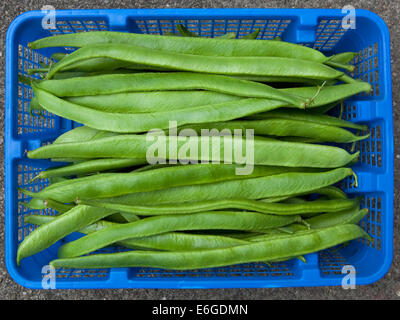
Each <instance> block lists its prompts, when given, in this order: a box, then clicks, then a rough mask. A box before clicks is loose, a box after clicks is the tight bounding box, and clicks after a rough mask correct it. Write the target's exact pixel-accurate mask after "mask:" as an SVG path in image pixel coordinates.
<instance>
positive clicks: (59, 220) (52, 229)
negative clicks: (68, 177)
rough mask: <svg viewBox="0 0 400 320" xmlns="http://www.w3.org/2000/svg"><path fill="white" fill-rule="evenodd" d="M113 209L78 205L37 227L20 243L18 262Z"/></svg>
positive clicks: (106, 214) (108, 213)
mask: <svg viewBox="0 0 400 320" xmlns="http://www.w3.org/2000/svg"><path fill="white" fill-rule="evenodd" d="M112 213H114V211H112V210H108V209H101V208H95V207H88V206H83V205H78V206H75V207H73V208H72V209H71V210H69V211H68V212H65V213H64V214H62V215H60V216H57V217H56V218H55V219H54V220H52V221H51V222H49V223H46V224H44V225H43V226H42V227H41V228H38V229H35V230H34V231H33V232H32V233H30V234H29V235H28V236H27V237H26V238H25V239H24V240H23V241H22V243H21V244H20V245H19V247H18V251H17V264H18V265H19V264H20V262H21V260H22V259H23V258H26V257H29V256H31V255H34V254H35V253H38V252H40V251H42V250H44V249H46V248H48V247H50V246H51V245H52V244H54V243H56V242H57V241H58V240H60V239H62V238H64V237H65V236H67V235H69V234H70V233H72V232H74V231H78V230H80V229H82V228H84V227H86V226H88V225H90V224H92V223H94V222H96V221H97V220H100V219H102V218H104V217H106V216H108V215H110V214H112Z"/></svg>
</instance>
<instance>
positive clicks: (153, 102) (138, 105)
mask: <svg viewBox="0 0 400 320" xmlns="http://www.w3.org/2000/svg"><path fill="white" fill-rule="evenodd" d="M92 79H94V78H92ZM75 80H77V79H75ZM82 84H84V83H83V82H82ZM67 85H68V84H67ZM102 87H103V86H102ZM366 87H367V86H365V85H364V84H360V83H357V84H352V85H338V86H333V87H329V88H327V87H324V88H326V89H322V90H321V92H320V94H319V95H318V96H317V97H316V98H315V99H314V101H313V103H312V105H311V106H309V107H312V108H313V109H312V110H313V112H314V110H315V112H320V113H322V111H323V112H325V111H326V110H327V107H326V104H330V106H329V109H330V107H333V106H336V105H337V101H336V100H337V97H340V96H342V97H343V93H345V94H344V96H348V95H351V94H356V93H359V92H362V91H364V89H365V88H366ZM103 89H104V87H103ZM127 90H129V89H127ZM280 90H282V91H284V92H287V93H290V94H292V95H298V94H302V95H303V97H304V99H311V98H312V97H313V96H314V95H315V93H316V91H317V88H308V90H307V92H305V91H304V90H303V88H290V89H280ZM54 92H57V91H54ZM58 92H59V91H58ZM65 99H66V100H68V101H70V102H73V103H76V104H79V105H83V106H86V107H90V108H93V109H97V110H101V111H105V112H120V113H142V112H157V111H167V110H172V109H175V110H177V109H186V108H190V107H195V106H200V105H207V104H215V103H222V102H227V101H231V100H237V99H240V97H239V96H235V95H228V94H223V93H219V92H213V91H155V92H122V93H114V94H96V95H87V96H76V97H66V98H65ZM328 99H329V100H328ZM332 99H333V100H334V101H333V102H330V101H331V100H332ZM265 104H268V105H271V106H276V107H288V105H287V104H286V103H283V102H278V101H271V100H265ZM321 105H322V106H321ZM318 106H321V107H318ZM320 108H324V110H322V111H320V110H319V109H320Z"/></svg>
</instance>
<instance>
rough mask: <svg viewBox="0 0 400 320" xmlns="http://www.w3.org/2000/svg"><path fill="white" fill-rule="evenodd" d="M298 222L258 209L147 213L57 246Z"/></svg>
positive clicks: (85, 246) (73, 249)
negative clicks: (129, 221) (149, 214)
mask: <svg viewBox="0 0 400 320" xmlns="http://www.w3.org/2000/svg"><path fill="white" fill-rule="evenodd" d="M294 222H300V218H299V216H276V215H266V214H263V213H257V212H246V213H243V212H237V211H221V212H218V213H215V212H212V211H211V212H201V213H192V214H188V215H185V216H182V215H166V216H157V217H149V218H145V219H142V220H139V221H136V222H131V223H126V224H120V225H116V226H113V227H110V228H106V229H103V230H99V231H96V232H94V233H91V234H89V235H87V236H85V237H83V238H80V239H78V240H75V241H73V242H69V243H67V244H64V245H63V246H61V247H60V249H59V251H58V256H59V257H60V258H67V257H68V258H71V257H76V256H80V255H83V254H86V253H89V252H92V251H95V250H97V249H100V248H103V247H105V246H107V245H110V244H113V243H115V242H118V241H122V240H126V239H129V238H132V236H134V237H144V236H151V235H155V234H161V233H165V232H170V231H183V230H210V229H223V230H254V229H256V228H257V229H259V228H265V229H269V228H276V227H280V226H285V225H288V224H291V223H294Z"/></svg>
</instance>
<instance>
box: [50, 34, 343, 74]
mask: <svg viewBox="0 0 400 320" xmlns="http://www.w3.org/2000/svg"><path fill="white" fill-rule="evenodd" d="M182 39H183V38H182ZM235 41H238V40H235ZM246 41H247V42H250V41H251V40H246ZM92 58H113V59H116V60H121V61H125V62H129V63H135V64H143V65H147V66H151V67H163V68H170V69H175V70H182V71H190V72H202V73H214V74H224V75H260V76H281V77H284V76H288V77H302V78H311V79H321V80H331V79H337V78H339V77H340V76H342V75H343V72H340V71H337V70H335V69H333V68H331V67H329V66H326V65H324V64H322V63H319V62H314V61H310V60H301V63H299V60H298V59H293V58H282V57H254V56H253V57H223V56H212V57H211V56H204V55H192V54H184V53H171V52H168V51H160V50H154V49H149V48H145V47H139V46H135V45H128V44H94V45H91V46H86V47H82V48H80V49H78V50H76V51H74V52H73V53H71V54H69V55H68V56H66V57H65V58H64V59H62V60H61V61H59V62H57V63H55V64H53V65H52V66H51V67H50V70H49V72H48V73H47V78H48V79H51V78H52V77H53V75H54V74H56V73H57V72H58V71H61V70H63V69H64V70H65V67H68V66H70V65H72V64H73V63H77V62H79V61H84V60H87V59H92Z"/></svg>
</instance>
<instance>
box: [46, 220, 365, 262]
mask: <svg viewBox="0 0 400 320" xmlns="http://www.w3.org/2000/svg"><path fill="white" fill-rule="evenodd" d="M364 236H365V232H364V231H363V230H362V229H361V228H360V227H358V226H357V225H353V224H348V225H343V226H335V227H330V228H325V229H318V230H308V231H304V232H302V233H298V234H296V235H294V236H293V235H287V236H286V237H279V238H275V239H272V240H267V241H263V242H255V243H251V244H247V245H243V246H236V247H232V248H228V249H214V250H200V251H186V252H151V253H150V252H143V251H132V252H124V253H115V254H96V255H89V256H86V257H79V258H74V259H57V260H53V261H52V262H50V264H51V265H52V266H54V267H56V268H58V267H68V268H107V267H139V266H141V267H159V268H166V269H177V270H188V269H198V268H206V267H207V268H208V267H219V266H225V265H231V264H238V263H247V262H257V261H271V260H276V259H280V258H284V257H287V256H300V255H305V254H308V253H311V252H316V251H319V250H323V249H327V248H330V247H333V246H335V245H338V244H340V243H343V242H347V241H350V240H353V239H356V238H360V237H364Z"/></svg>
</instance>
